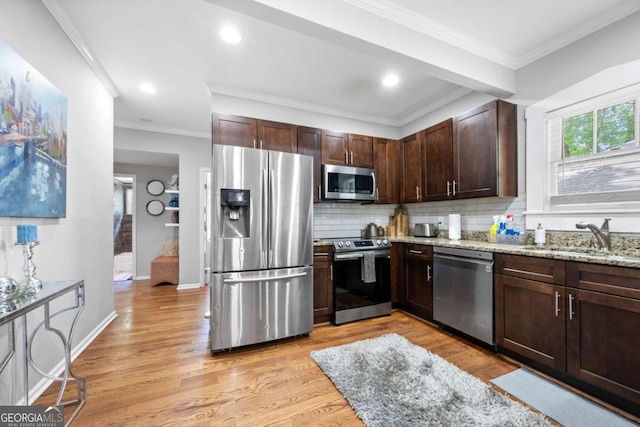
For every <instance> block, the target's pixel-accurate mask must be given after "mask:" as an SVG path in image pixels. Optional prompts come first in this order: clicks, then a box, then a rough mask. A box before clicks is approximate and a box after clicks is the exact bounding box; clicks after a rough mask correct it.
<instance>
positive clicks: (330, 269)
mask: <svg viewBox="0 0 640 427" xmlns="http://www.w3.org/2000/svg"><path fill="white" fill-rule="evenodd" d="M329 279H331V281H332V282H333V264H331V265H330V266H329Z"/></svg>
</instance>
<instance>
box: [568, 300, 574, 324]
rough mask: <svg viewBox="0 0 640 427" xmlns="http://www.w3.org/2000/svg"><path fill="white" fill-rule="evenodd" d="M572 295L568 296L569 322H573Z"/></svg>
mask: <svg viewBox="0 0 640 427" xmlns="http://www.w3.org/2000/svg"><path fill="white" fill-rule="evenodd" d="M574 314H575V313H574V312H573V295H571V294H569V320H573V315H574Z"/></svg>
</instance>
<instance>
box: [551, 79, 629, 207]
mask: <svg viewBox="0 0 640 427" xmlns="http://www.w3.org/2000/svg"><path fill="white" fill-rule="evenodd" d="M630 92H631V93H630ZM639 110H640V87H636V88H633V90H630V88H626V89H625V90H624V91H621V92H616V93H609V94H607V95H603V96H601V97H598V98H593V99H590V100H588V101H585V102H582V103H580V104H579V105H573V106H570V107H566V108H563V109H560V110H556V111H553V112H550V113H548V114H547V116H546V137H547V152H548V154H549V162H548V174H547V176H548V182H549V189H548V190H549V191H548V194H549V202H550V205H551V207H552V208H553V207H554V206H559V205H563V206H565V208H566V205H576V204H594V203H597V204H600V203H602V204H606V203H621V202H622V203H624V202H638V201H640V147H639V145H638V140H639V137H638V134H639V129H640V112H639Z"/></svg>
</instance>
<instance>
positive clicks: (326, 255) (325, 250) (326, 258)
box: [313, 246, 333, 264]
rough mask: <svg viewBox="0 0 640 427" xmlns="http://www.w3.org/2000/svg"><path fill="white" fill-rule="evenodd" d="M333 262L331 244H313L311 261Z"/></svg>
mask: <svg viewBox="0 0 640 427" xmlns="http://www.w3.org/2000/svg"><path fill="white" fill-rule="evenodd" d="M330 262H333V247H331V246H314V247H313V263H314V264H318V263H330Z"/></svg>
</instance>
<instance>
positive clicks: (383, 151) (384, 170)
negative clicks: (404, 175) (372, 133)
mask: <svg viewBox="0 0 640 427" xmlns="http://www.w3.org/2000/svg"><path fill="white" fill-rule="evenodd" d="M373 168H374V169H375V170H376V180H377V185H378V187H377V192H378V193H377V194H376V201H375V202H374V203H380V204H382V203H399V201H400V188H399V176H400V170H401V164H400V143H399V141H395V140H392V139H385V138H373Z"/></svg>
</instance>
